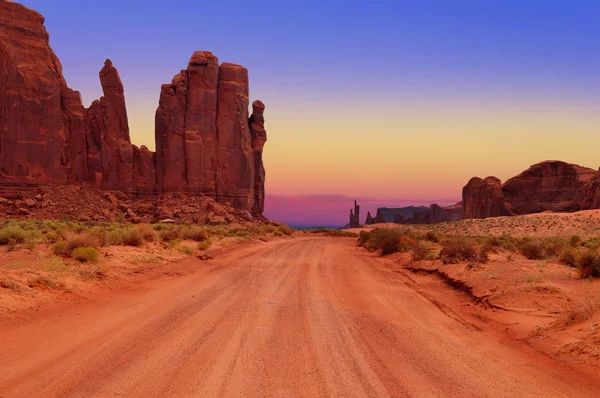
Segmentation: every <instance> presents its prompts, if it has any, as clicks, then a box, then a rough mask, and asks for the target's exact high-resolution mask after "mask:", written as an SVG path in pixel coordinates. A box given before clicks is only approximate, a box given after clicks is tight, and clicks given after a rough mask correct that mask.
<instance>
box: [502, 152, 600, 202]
mask: <svg viewBox="0 0 600 398" xmlns="http://www.w3.org/2000/svg"><path fill="white" fill-rule="evenodd" d="M595 175H596V171H595V170H593V169H590V168H587V167H582V166H578V165H576V164H570V163H566V162H561V161H545V162H541V163H538V164H534V165H533V166H531V167H530V168H528V169H527V170H525V171H524V172H522V173H521V174H519V175H517V176H515V177H513V178H511V179H509V180H507V181H506V182H505V183H504V185H502V192H503V194H504V203H505V206H506V208H507V210H508V212H509V213H510V214H530V213H539V212H542V211H548V210H550V211H566V212H570V211H577V210H580V209H581V204H582V202H583V200H584V198H585V195H586V193H587V186H588V185H589V184H590V183H591V182H592V180H593V179H594V177H595Z"/></svg>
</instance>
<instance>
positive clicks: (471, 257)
mask: <svg viewBox="0 0 600 398" xmlns="http://www.w3.org/2000/svg"><path fill="white" fill-rule="evenodd" d="M442 246H443V248H442V251H441V252H440V258H441V259H442V261H443V262H444V263H445V264H458V263H460V262H463V261H477V260H478V255H477V250H476V246H475V241H473V240H472V239H469V238H466V237H452V238H448V239H447V240H445V241H444V242H442ZM486 254H487V253H486ZM486 261H487V260H486Z"/></svg>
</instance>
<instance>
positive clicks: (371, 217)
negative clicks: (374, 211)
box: [365, 211, 375, 225]
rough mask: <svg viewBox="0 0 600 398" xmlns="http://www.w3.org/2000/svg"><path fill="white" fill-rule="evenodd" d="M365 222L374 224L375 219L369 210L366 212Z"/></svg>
mask: <svg viewBox="0 0 600 398" xmlns="http://www.w3.org/2000/svg"><path fill="white" fill-rule="evenodd" d="M365 224H366V225H371V224H375V220H374V219H373V216H372V215H371V212H370V211H368V212H367V218H366V219H365Z"/></svg>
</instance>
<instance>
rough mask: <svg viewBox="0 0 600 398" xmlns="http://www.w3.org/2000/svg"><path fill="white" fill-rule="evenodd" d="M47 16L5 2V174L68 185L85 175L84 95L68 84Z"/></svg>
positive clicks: (0, 117) (0, 104)
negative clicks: (68, 182) (49, 41)
mask: <svg viewBox="0 0 600 398" xmlns="http://www.w3.org/2000/svg"><path fill="white" fill-rule="evenodd" d="M48 40H49V36H48V33H47V31H46V28H45V27H44V17H42V16H41V15H40V14H39V13H37V12H36V11H33V10H30V9H28V8H27V7H24V6H22V5H20V4H16V3H12V2H5V1H2V2H0V176H1V178H2V180H4V181H8V180H12V181H14V182H18V183H32V184H38V183H66V182H67V181H70V180H76V179H79V178H81V177H82V176H83V175H85V174H86V171H85V167H86V166H85V161H84V159H85V157H86V154H85V123H83V105H82V103H81V98H80V96H79V93H77V92H74V91H72V90H71V89H69V88H68V87H67V84H66V82H65V79H64V77H63V75H62V66H61V64H60V62H59V60H58V58H57V57H56V55H55V54H54V52H53V51H52V49H51V48H50V46H49V43H48Z"/></svg>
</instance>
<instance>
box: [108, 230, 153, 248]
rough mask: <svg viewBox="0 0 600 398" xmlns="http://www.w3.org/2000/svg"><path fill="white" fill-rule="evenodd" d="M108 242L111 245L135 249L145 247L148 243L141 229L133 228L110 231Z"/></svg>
mask: <svg viewBox="0 0 600 398" xmlns="http://www.w3.org/2000/svg"><path fill="white" fill-rule="evenodd" d="M106 240H107V242H108V244H109V245H116V246H135V247H138V246H141V245H143V244H144V242H145V241H146V239H145V238H144V234H143V233H142V232H141V231H140V229H139V228H136V227H133V226H127V227H123V228H119V229H115V230H112V231H110V232H109V233H108V234H107V236H106Z"/></svg>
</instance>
